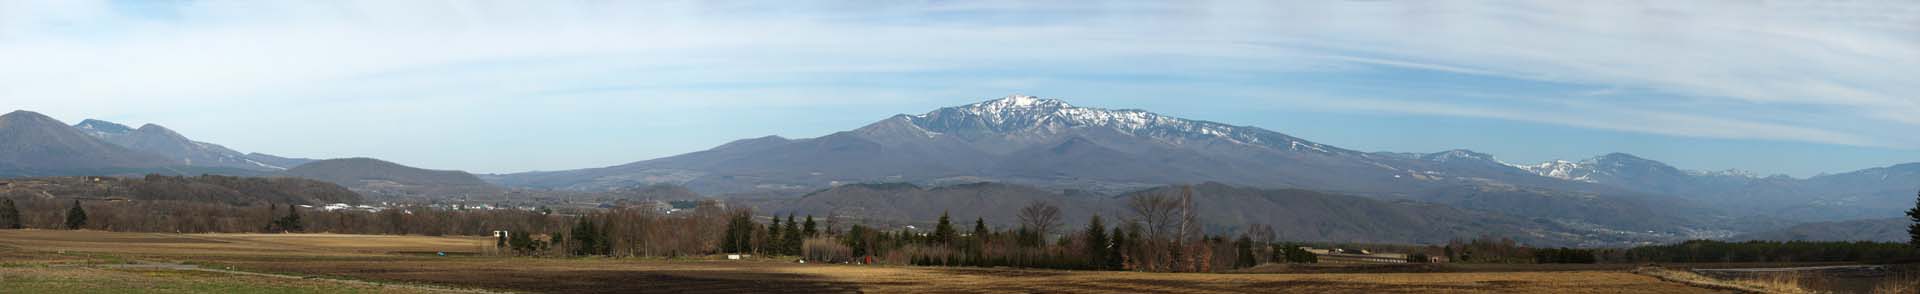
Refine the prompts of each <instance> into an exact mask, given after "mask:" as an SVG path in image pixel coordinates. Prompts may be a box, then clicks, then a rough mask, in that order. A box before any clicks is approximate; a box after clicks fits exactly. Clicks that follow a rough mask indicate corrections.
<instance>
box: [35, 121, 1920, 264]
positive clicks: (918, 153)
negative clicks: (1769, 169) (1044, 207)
mask: <svg viewBox="0 0 1920 294" xmlns="http://www.w3.org/2000/svg"><path fill="white" fill-rule="evenodd" d="M0 140H4V141H0V148H5V149H0V150H19V151H21V152H9V153H8V154H7V155H11V156H6V155H0V176H36V175H59V174H75V173H79V174H136V173H146V172H162V173H172V174H186V173H190V172H194V173H198V172H205V171H212V172H211V173H222V174H249V173H250V174H252V175H273V176H296V177H306V178H313V179H319V180H324V181H329V182H334V183H338V184H340V185H343V186H347V187H349V188H352V189H353V190H354V191H356V192H361V193H378V194H380V195H386V196H394V197H420V198H425V199H437V198H444V197H469V196H470V197H481V196H485V195H493V194H500V193H528V191H551V192H552V193H571V194H574V195H583V194H581V193H586V194H605V195H608V197H587V198H592V199H628V198H632V199H687V198H689V197H705V196H698V195H709V196H712V197H719V198H729V199H730V200H729V201H732V202H739V203H741V204H743V205H747V206H749V207H756V208H760V209H762V210H767V211H775V212H800V213H810V214H816V215H818V214H823V213H836V214H841V215H852V216H855V217H859V218H866V219H868V220H871V221H880V222H913V221H924V220H925V219H927V218H929V215H933V214H937V213H939V212H941V211H948V212H957V213H959V214H963V215H973V216H975V217H983V218H988V219H989V221H1007V219H1006V218H1007V217H1008V216H1006V215H1003V214H1006V213H1010V212H1011V211H1012V209H1016V208H1017V206H1019V205H1024V204H1025V203H1026V202H1031V201H1048V202H1053V203H1057V204H1058V205H1060V206H1062V207H1063V208H1066V209H1065V210H1066V211H1069V212H1072V213H1077V214H1083V215H1075V216H1073V217H1072V218H1069V219H1074V218H1080V217H1084V216H1090V215H1091V214H1095V213H1099V214H1103V215H1113V214H1122V212H1123V211H1121V210H1119V209H1120V208H1121V207H1120V206H1119V205H1120V204H1119V203H1122V202H1121V200H1120V199H1125V198H1127V197H1131V196H1130V195H1138V194H1137V193H1142V192H1144V191H1156V190H1164V189H1169V188H1170V187H1171V186H1170V185H1179V184H1200V185H1198V186H1196V187H1200V188H1199V189H1198V190H1200V191H1206V193H1216V194H1220V195H1207V196H1204V197H1206V198H1207V199H1209V200H1208V201H1217V202H1209V203H1204V204H1201V206H1202V208H1203V209H1208V210H1209V212H1207V213H1206V214H1205V217H1203V219H1204V220H1206V221H1208V222H1209V225H1210V226H1217V227H1218V228H1221V229H1227V228H1233V227H1236V226H1244V225H1249V224H1256V223H1261V224H1273V225H1281V224H1285V225H1298V226H1307V227H1314V226H1320V227H1327V229H1324V230H1323V231H1316V232H1304V231H1303V232H1294V233H1295V234H1298V235H1300V236H1311V237H1315V238H1327V239H1340V240H1348V241H1383V242H1384V241H1400V242H1407V241H1430V240H1434V239H1435V238H1454V237H1460V236H1458V234H1460V233H1462V232H1466V233H1473V234H1477V233H1494V234H1503V235H1509V236H1517V238H1519V239H1527V240H1536V241H1538V242H1543V243H1547V244H1572V245H1590V246H1593V245H1605V244H1632V243H1635V242H1655V241H1669V240H1680V239H1688V238H1730V237H1733V236H1735V235H1739V234H1742V233H1753V232H1761V231H1766V230H1773V229H1780V228H1784V227H1787V226H1790V225H1793V224H1797V223H1802V222H1816V221H1837V220H1852V219H1876V218H1886V217H1891V216H1895V215H1898V210H1899V207H1908V206H1910V205H1911V201H1912V200H1911V197H1912V191H1914V190H1915V189H1920V163H1916V164H1901V165H1894V166H1889V167H1882V168H1872V169H1866V170H1860V171H1854V172H1847V173H1840V174H1829V175H1821V176H1816V177H1811V178H1805V179H1798V178H1792V177H1786V176H1766V177H1762V176H1756V175H1753V174H1751V173H1744V172H1738V171H1726V172H1700V171H1688V170H1682V169H1679V168H1675V167H1672V166H1669V165H1666V164H1664V163H1661V162H1659V161H1654V160H1649V159H1644V158H1639V157H1636V156H1633V155H1630V154H1624V153H1613V154H1606V155H1602V156H1599V157H1595V158H1592V159H1587V160H1582V161H1564V160H1560V161H1550V162H1545V163H1539V164H1514V163H1508V162H1503V161H1500V160H1498V159H1496V158H1495V157H1494V156H1493V155H1489V154H1484V153H1479V152H1474V151H1470V150H1447V151H1441V152H1434V153H1399V152H1365V151H1356V150H1352V149H1346V148H1341V147H1338V146H1332V145H1328V144H1323V143H1319V142H1314V141H1311V140H1307V139H1303V138H1299V137H1294V136H1290V135H1287V134H1283V133H1280V132H1275V131H1271V130H1266V129H1262V128H1258V127H1251V126H1236V125H1230V124H1225V123H1218V122H1211V121H1204V120H1191V119H1184V118H1177V117H1171V116H1166V115H1161V114H1157V113H1153V112H1149V111H1145V110H1137V109H1105V108H1095V107H1080V106H1074V105H1071V104H1068V103H1067V102H1065V101H1061V100H1055V99H1044V98H1038V97H1031V96H1021V95H1014V96H1008V97H1005V98H1000V99H992V100H987V101H982V102H979V103H973V104H967V105H961V106H954V107H946V108H940V109H935V110H933V111H930V112H926V113H922V114H902V115H895V116H892V117H888V118H885V119H881V120H879V121H877V122H874V123H871V124H868V125H866V126H862V127H859V128H855V129H852V130H847V131H842V132H836V133H832V134H828V135H824V136H820V137H815V138H801V139H790V138H784V137H779V136H767V137H760V138H751V139H742V140H737V141H733V142H729V143H726V144H723V145H720V146H717V147H714V148H712V149H708V150H703V151H697V152H692V153H687V154H681V155H675V156H669V157H663V158H658V159H651V160H644V161H638V162H632V163H627V164H621V165H615V166H608V167H599V168H587V169H578V170H564V171H548V172H527V173H514V174H496V175H480V176H478V177H476V176H474V175H471V174H467V173H464V172H458V171H433V170H426V169H418V168H412V167H406V166H402V165H398V164H393V163H390V162H385V161H381V160H377V159H371V158H352V159H338V160H322V161H315V160H310V159H298V158H281V157H277V156H272V155H266V154H259V153H240V152H238V151H233V150H230V149H227V148H225V147H220V146H219V145H216V144H210V143H204V142H198V141H193V140H189V139H187V138H186V137H185V136H182V135H180V134H179V133H177V132H174V131H171V130H167V129H166V128H164V127H160V126H158V125H144V126H142V127H140V128H129V127H126V126H125V125H120V124H116V123H111V122H106V121H98V120H87V121H83V122H81V123H80V124H77V125H73V126H67V125H64V124H61V123H60V122H58V121H56V120H53V119H51V118H47V117H45V116H41V115H38V114H34V113H31V112H24V111H21V112H15V113H12V114H8V115H6V117H0ZM23 154H32V155H31V156H23ZM983 183H984V184H983ZM509 189H511V190H509ZM1203 194H1204V193H1203ZM656 195H665V196H656ZM629 196H631V197H629ZM1216 196H1217V197H1216ZM1229 196H1231V197H1229ZM1343 207H1345V208H1343ZM1327 211H1342V213H1321V212H1327ZM1387 216H1392V217H1387ZM1349 225H1350V226H1349ZM1343 226H1345V227H1343ZM1336 227H1338V228H1336ZM1422 227H1424V228H1445V229H1441V230H1443V232H1440V233H1434V232H1416V231H1410V230H1412V229H1409V228H1422ZM1282 230H1285V229H1282ZM1343 230H1344V231H1343Z"/></svg>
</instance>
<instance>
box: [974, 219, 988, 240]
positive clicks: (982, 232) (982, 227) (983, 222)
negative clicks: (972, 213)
mask: <svg viewBox="0 0 1920 294" xmlns="http://www.w3.org/2000/svg"><path fill="white" fill-rule="evenodd" d="M987 234H992V232H991V231H987V219H986V218H975V219H973V239H974V240H978V242H981V243H985V242H986V241H987Z"/></svg>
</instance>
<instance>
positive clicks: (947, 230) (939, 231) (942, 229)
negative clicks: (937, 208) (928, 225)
mask: <svg viewBox="0 0 1920 294" xmlns="http://www.w3.org/2000/svg"><path fill="white" fill-rule="evenodd" d="M953 235H954V231H953V223H952V222H949V221H948V219H947V213H946V212H940V223H939V224H936V225H934V226H933V236H932V237H933V244H937V245H947V244H952V243H953Z"/></svg>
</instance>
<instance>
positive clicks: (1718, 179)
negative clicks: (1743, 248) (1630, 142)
mask: <svg viewBox="0 0 1920 294" xmlns="http://www.w3.org/2000/svg"><path fill="white" fill-rule="evenodd" d="M1513 166H1514V167H1516V168H1520V169H1523V170H1527V171H1528V172H1532V173H1534V174H1538V175H1540V176H1544V177H1550V178H1556V179H1563V180H1569V181H1581V182H1588V183H1595V184H1600V185H1607V186H1613V187H1618V188H1621V189H1628V190H1634V191H1640V192H1644V193H1651V194H1659V195H1669V196H1672V197H1676V198H1680V199H1687V200H1691V201H1696V202H1700V203H1704V204H1710V205H1713V206H1717V207H1725V208H1728V209H1726V210H1727V211H1729V212H1732V213H1734V214H1736V215H1760V216H1769V217H1781V218H1787V219H1795V220H1807V221H1830V220H1844V219H1853V218H1877V217H1890V216H1896V215H1898V214H1899V209H1897V208H1899V207H1910V206H1911V204H1912V201H1913V199H1912V198H1913V195H1912V194H1913V191H1912V190H1913V189H1914V188H1915V187H1920V164H1904V165H1895V166H1892V167H1884V168H1870V169H1864V170H1860V171H1854V172H1848V173H1841V174H1830V175H1820V176H1815V177H1812V178H1806V179H1798V178H1793V177H1789V176H1785V175H1772V176H1760V175H1759V174H1757V173H1754V172H1750V171H1744V170H1737V169H1735V170H1724V171H1700V170H1685V169H1680V168H1676V167H1673V166H1671V165H1667V164H1666V163H1662V162H1659V161H1655V160H1650V159H1645V158H1640V157H1637V156H1633V155H1630V154H1625V153H1611V154H1606V155H1601V156H1597V157H1594V158H1590V159H1586V160H1581V161H1577V162H1575V161H1566V160H1555V161H1548V162H1543V163H1539V164H1530V165H1513Z"/></svg>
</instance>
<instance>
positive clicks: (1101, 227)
mask: <svg viewBox="0 0 1920 294" xmlns="http://www.w3.org/2000/svg"><path fill="white" fill-rule="evenodd" d="M1086 234H1087V244H1086V248H1085V250H1086V252H1087V256H1089V257H1090V258H1088V259H1087V260H1091V261H1093V262H1092V264H1090V266H1091V267H1093V268H1100V267H1103V266H1105V265H1106V263H1107V262H1106V258H1107V251H1108V250H1112V249H1113V247H1111V246H1112V245H1111V244H1110V243H1108V242H1109V241H1112V240H1110V239H1107V224H1106V223H1103V222H1101V221H1100V215H1099V214H1094V215H1093V220H1090V221H1087V233H1086Z"/></svg>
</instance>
